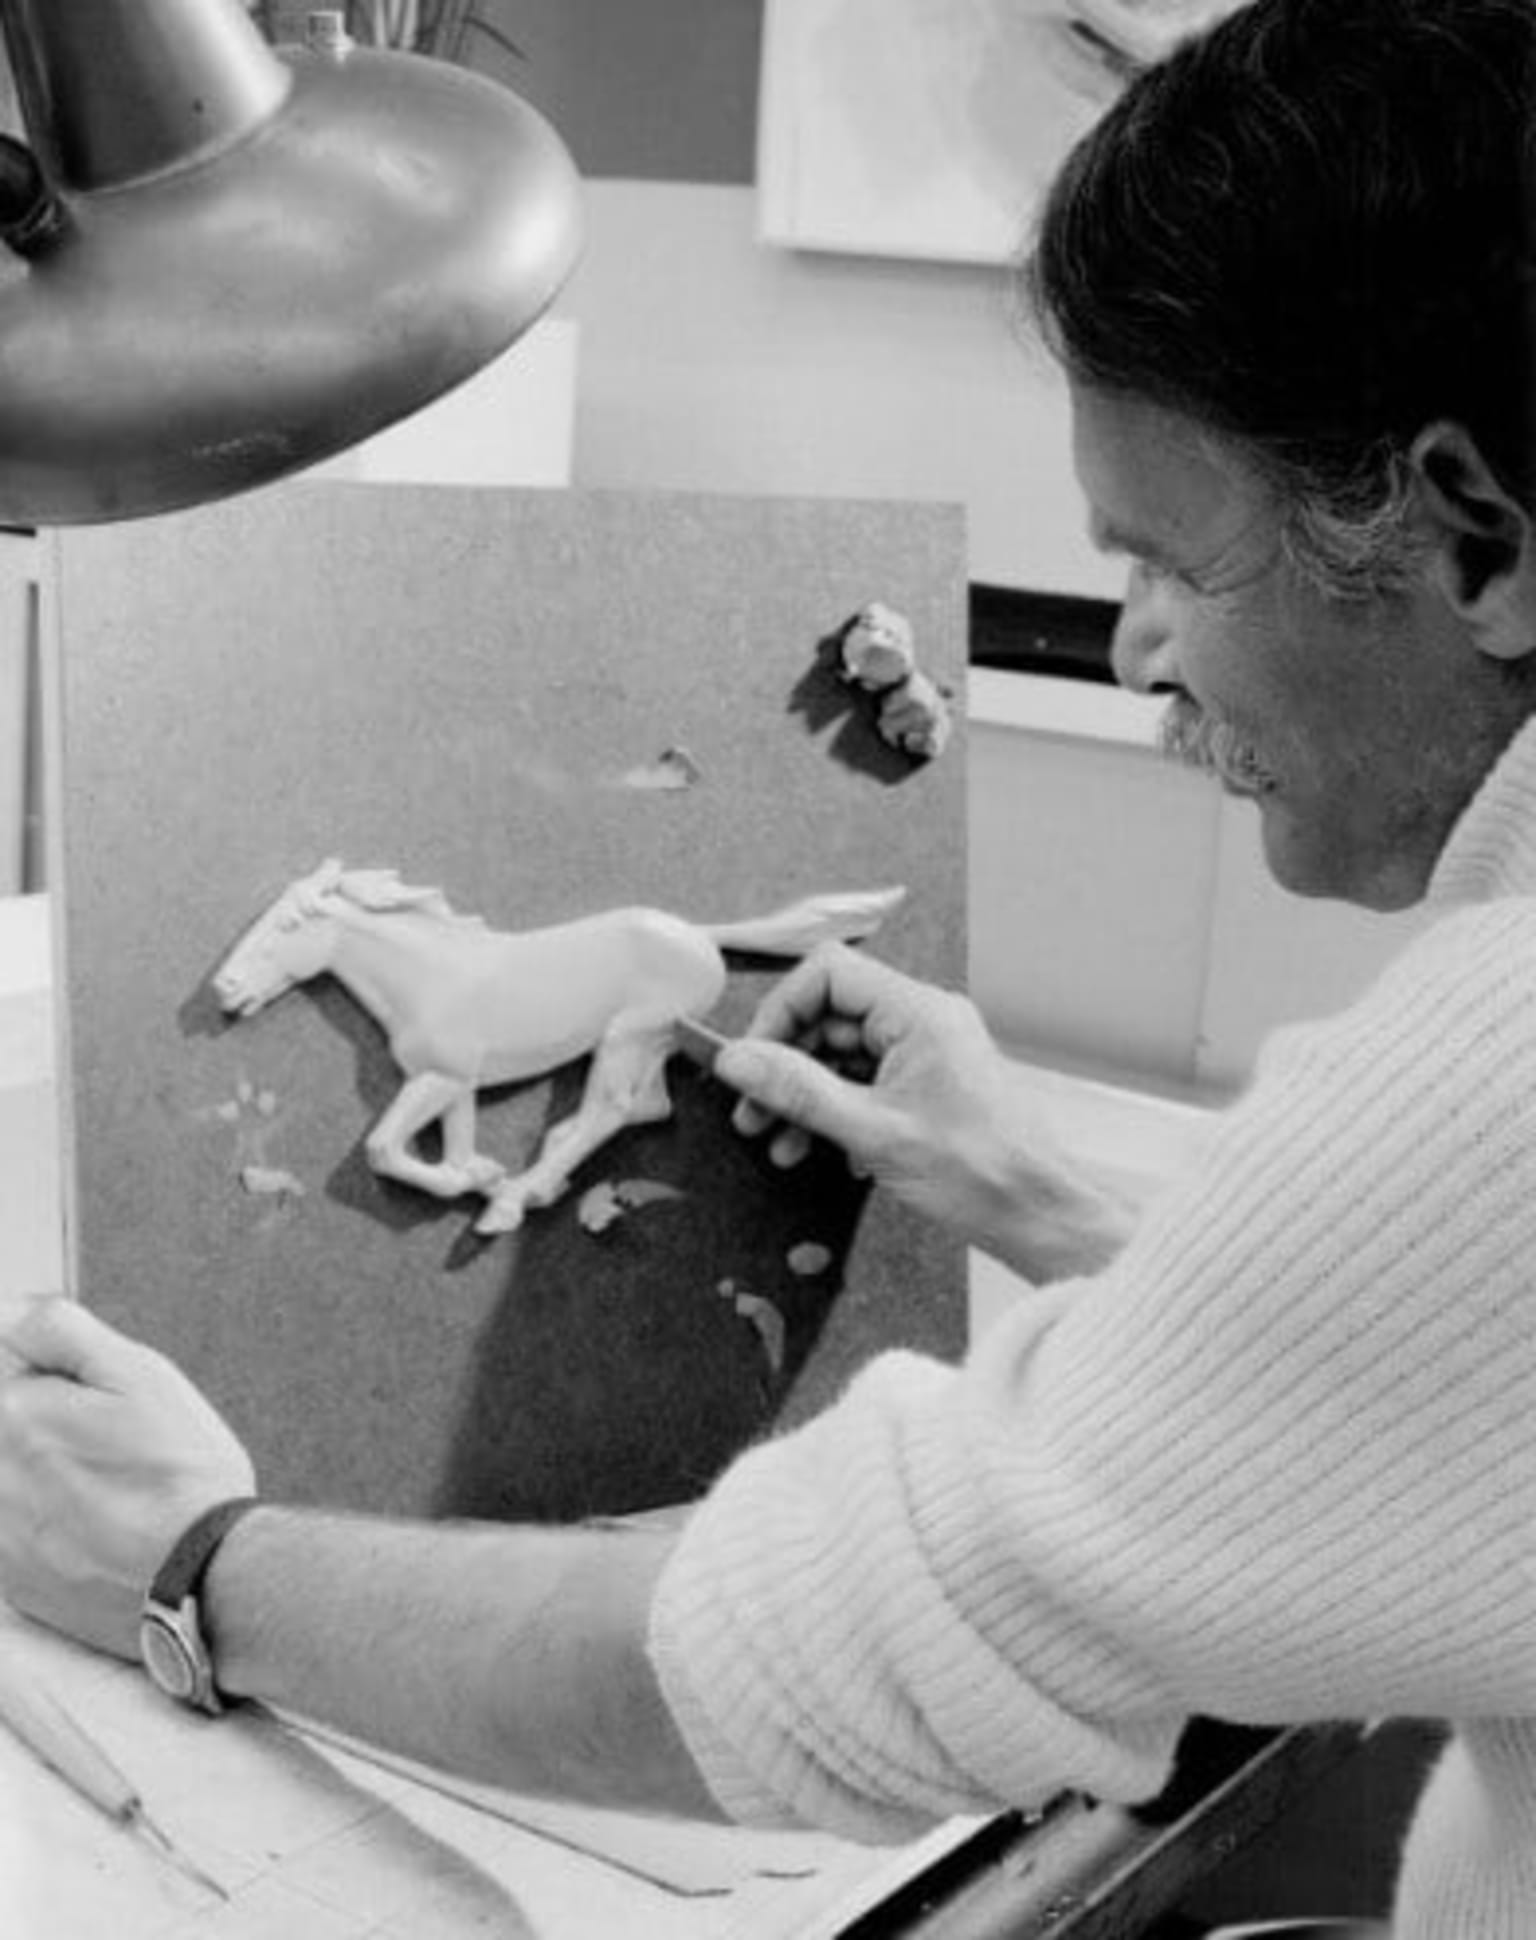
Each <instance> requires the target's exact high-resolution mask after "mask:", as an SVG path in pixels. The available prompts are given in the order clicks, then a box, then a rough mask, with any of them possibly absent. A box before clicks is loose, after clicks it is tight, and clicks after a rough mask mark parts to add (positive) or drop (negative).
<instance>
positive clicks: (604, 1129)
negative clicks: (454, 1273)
mask: <svg viewBox="0 0 1536 1940" xmlns="http://www.w3.org/2000/svg"><path fill="white" fill-rule="evenodd" d="M673 1044H674V1019H673V1017H672V1016H671V1014H670V1013H669V1014H668V1015H667V1016H665V1017H657V1016H655V1015H654V1014H646V1015H643V1016H635V1015H633V1014H628V1015H621V1016H619V1017H617V1018H615V1019H614V1020H613V1022H612V1023H611V1024H610V1025H609V1026H608V1029H607V1030H606V1031H605V1032H604V1033H603V1036H602V1039H601V1040H600V1042H599V1043H598V1046H597V1049H596V1050H595V1051H594V1052H593V1054H592V1068H591V1070H590V1071H589V1072H588V1073H587V1082H586V1085H585V1087H584V1089H583V1091H582V1097H581V1103H580V1104H579V1105H578V1106H577V1108H576V1110H575V1111H574V1112H572V1113H571V1115H570V1116H569V1117H568V1118H562V1119H561V1121H560V1123H559V1124H558V1125H555V1126H553V1127H552V1128H551V1129H550V1131H549V1133H548V1135H547V1136H546V1138H545V1140H544V1142H543V1144H542V1145H541V1146H540V1148H539V1151H538V1155H537V1156H536V1157H535V1159H534V1161H533V1163H532V1164H531V1165H530V1166H529V1167H528V1168H527V1170H526V1171H524V1172H519V1173H516V1174H514V1175H513V1176H512V1177H511V1178H508V1179H505V1180H503V1182H502V1183H501V1185H499V1186H498V1187H497V1188H496V1190H495V1192H494V1193H493V1194H492V1195H491V1198H490V1203H489V1204H488V1205H487V1207H486V1209H485V1211H484V1213H483V1214H482V1215H481V1217H480V1218H479V1220H478V1221H477V1222H476V1226H475V1230H476V1231H477V1232H481V1233H508V1232H511V1231H513V1230H514V1229H515V1228H516V1227H518V1226H520V1225H521V1224H522V1221H523V1214H524V1213H525V1212H526V1211H527V1210H528V1209H529V1208H530V1207H537V1206H547V1205H549V1204H550V1203H551V1202H552V1201H553V1200H555V1199H558V1198H559V1196H560V1194H561V1193H562V1192H564V1190H565V1188H566V1187H567V1185H569V1184H570V1179H571V1174H572V1173H573V1172H574V1171H575V1170H576V1168H577V1166H579V1165H580V1164H581V1163H582V1161H583V1160H584V1159H587V1158H589V1157H590V1156H591V1155H592V1153H594V1152H595V1151H596V1150H597V1149H598V1147H599V1146H601V1145H604V1144H606V1143H607V1141H608V1140H609V1139H610V1138H612V1137H613V1136H614V1135H615V1133H617V1132H620V1131H622V1130H623V1129H624V1127H625V1126H626V1125H647V1124H653V1123H655V1121H656V1120H658V1119H661V1118H668V1117H670V1116H671V1113H672V1099H671V1096H670V1094H669V1093H668V1091H667V1059H668V1057H669V1056H670V1054H671V1052H672V1049H673Z"/></svg>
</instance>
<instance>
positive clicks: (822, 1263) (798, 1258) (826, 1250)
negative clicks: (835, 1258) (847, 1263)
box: [784, 1239, 832, 1280]
mask: <svg viewBox="0 0 1536 1940" xmlns="http://www.w3.org/2000/svg"><path fill="white" fill-rule="evenodd" d="M784 1264H785V1265H786V1266H787V1267H788V1268H789V1270H790V1272H791V1273H793V1274H794V1276H795V1278H796V1279H797V1280H814V1279H815V1278H816V1276H817V1274H818V1273H825V1272H826V1270H827V1268H828V1267H829V1266H830V1265H831V1264H832V1249H831V1247H830V1246H822V1245H820V1244H819V1243H818V1242H817V1241H816V1240H812V1239H806V1240H801V1242H800V1244H799V1245H798V1246H792V1247H791V1248H790V1249H789V1251H788V1252H787V1253H786V1254H785V1256H784Z"/></svg>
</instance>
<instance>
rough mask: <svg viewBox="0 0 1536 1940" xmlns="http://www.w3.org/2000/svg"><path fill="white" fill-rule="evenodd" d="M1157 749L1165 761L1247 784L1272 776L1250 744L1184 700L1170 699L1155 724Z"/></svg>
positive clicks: (1220, 722)
mask: <svg viewBox="0 0 1536 1940" xmlns="http://www.w3.org/2000/svg"><path fill="white" fill-rule="evenodd" d="M1157 738H1158V748H1159V751H1160V752H1161V753H1162V754H1164V755H1166V756H1167V757H1168V758H1169V760H1172V761H1177V762H1179V763H1180V764H1181V765H1182V766H1183V767H1186V768H1196V769H1198V770H1200V772H1201V773H1203V774H1208V775H1226V776H1228V777H1229V778H1230V779H1232V780H1233V781H1237V782H1242V783H1246V784H1248V785H1250V786H1252V785H1255V784H1258V783H1261V782H1265V781H1269V780H1271V779H1272V777H1271V776H1270V774H1269V771H1268V770H1267V769H1266V768H1265V766H1264V764H1263V762H1262V761H1261V760H1260V759H1259V754H1258V750H1257V749H1256V748H1255V747H1254V745H1253V743H1252V742H1251V741H1249V740H1247V739H1245V738H1244V736H1243V735H1241V734H1240V733H1239V732H1238V730H1237V729H1236V728H1234V727H1232V726H1230V725H1229V724H1228V723H1227V722H1225V721H1218V720H1214V719H1213V718H1212V717H1211V716H1210V715H1209V714H1206V713H1204V712H1203V711H1202V710H1201V709H1200V708H1198V707H1193V706H1191V705H1190V704H1189V702H1187V701H1174V702H1173V703H1171V705H1170V706H1169V708H1168V710H1167V712H1166V713H1165V714H1164V715H1163V718H1162V720H1161V722H1160V723H1159V724H1158V736H1157Z"/></svg>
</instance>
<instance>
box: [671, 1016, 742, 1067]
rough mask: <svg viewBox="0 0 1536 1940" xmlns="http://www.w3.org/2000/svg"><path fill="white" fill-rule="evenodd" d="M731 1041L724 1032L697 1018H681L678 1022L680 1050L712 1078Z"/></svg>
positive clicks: (678, 1046)
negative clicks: (717, 1063) (716, 1065)
mask: <svg viewBox="0 0 1536 1940" xmlns="http://www.w3.org/2000/svg"><path fill="white" fill-rule="evenodd" d="M730 1041H731V1040H730V1039H729V1038H728V1037H726V1036H725V1035H724V1033H723V1032H721V1031H717V1030H715V1029H714V1028H713V1026H711V1025H709V1024H701V1023H700V1022H699V1020H698V1018H696V1017H679V1018H678V1020H677V1048H678V1050H680V1051H681V1052H682V1054H683V1056H684V1057H685V1058H690V1059H692V1061H693V1062H694V1063H695V1064H696V1065H698V1067H699V1069H700V1070H701V1071H708V1072H709V1073H710V1075H711V1076H713V1075H714V1069H715V1063H716V1060H717V1059H718V1058H719V1056H720V1053H721V1052H722V1051H723V1050H724V1049H725V1047H726V1045H727V1044H729V1043H730Z"/></svg>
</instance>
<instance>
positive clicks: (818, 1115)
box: [715, 1038, 878, 1154]
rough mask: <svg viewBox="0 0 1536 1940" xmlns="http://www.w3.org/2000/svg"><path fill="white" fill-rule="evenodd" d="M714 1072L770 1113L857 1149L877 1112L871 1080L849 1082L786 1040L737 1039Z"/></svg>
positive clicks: (717, 1064) (862, 1142) (718, 1060)
mask: <svg viewBox="0 0 1536 1940" xmlns="http://www.w3.org/2000/svg"><path fill="white" fill-rule="evenodd" d="M715 1076H716V1077H717V1078H720V1079H722V1080H723V1081H724V1082H725V1083H726V1084H728V1085H730V1086H731V1088H732V1089H733V1090H735V1091H739V1092H741V1093H742V1095H743V1096H744V1097H745V1098H747V1099H749V1100H750V1101H751V1103H752V1104H753V1105H755V1106H757V1107H758V1108H759V1110H760V1111H761V1112H763V1113H766V1114H767V1115H768V1116H769V1117H772V1118H783V1119H787V1120H788V1121H789V1123H790V1124H792V1125H799V1126H800V1127H802V1128H803V1129H804V1130H805V1131H808V1132H814V1133H816V1134H817V1135H818V1136H819V1137H822V1138H829V1139H831V1140H832V1142H833V1143H834V1144H836V1145H841V1146H842V1147H843V1148H844V1149H845V1150H846V1151H848V1152H850V1153H854V1154H856V1153H857V1151H858V1150H859V1148H861V1147H863V1146H865V1145H867V1144H868V1142H869V1137H870V1133H871V1131H872V1129H873V1124H872V1121H873V1119H874V1118H875V1117H876V1116H877V1115H878V1112H877V1108H876V1106H875V1105H874V1102H873V1097H872V1094H871V1092H870V1088H869V1086H868V1085H855V1084H850V1083H849V1082H848V1081H847V1079H846V1078H840V1077H838V1075H837V1073H836V1072H835V1071H829V1070H828V1069H827V1067H826V1065H824V1064H821V1063H818V1061H817V1060H816V1059H815V1058H812V1057H807V1055H806V1054H805V1052H804V1051H796V1050H794V1049H792V1048H791V1047H790V1046H789V1045H787V1044H775V1043H772V1042H770V1041H769V1040H768V1039H766V1038H737V1039H735V1040H734V1041H733V1042H732V1043H730V1044H728V1045H726V1047H725V1048H724V1049H723V1050H722V1051H721V1053H720V1055H719V1057H718V1059H717V1060H716V1062H715Z"/></svg>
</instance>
